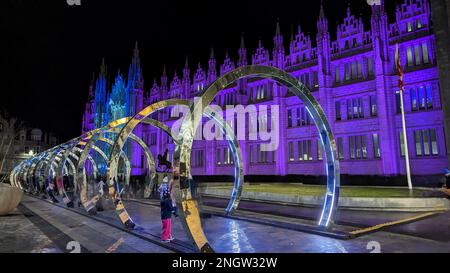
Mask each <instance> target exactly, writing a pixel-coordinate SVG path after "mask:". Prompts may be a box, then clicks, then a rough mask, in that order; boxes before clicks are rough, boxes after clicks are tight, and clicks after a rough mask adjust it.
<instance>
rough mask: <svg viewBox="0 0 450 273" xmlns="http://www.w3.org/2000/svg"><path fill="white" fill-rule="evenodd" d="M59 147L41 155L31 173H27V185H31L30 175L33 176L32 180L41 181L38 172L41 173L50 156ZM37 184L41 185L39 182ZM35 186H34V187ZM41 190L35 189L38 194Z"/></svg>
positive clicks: (33, 165)
mask: <svg viewBox="0 0 450 273" xmlns="http://www.w3.org/2000/svg"><path fill="white" fill-rule="evenodd" d="M58 147H59V146H57V147H54V148H52V149H50V150H47V151H45V152H43V153H42V154H41V155H40V157H39V158H38V160H37V161H36V162H35V163H33V164H32V166H31V168H30V169H29V171H27V173H26V181H27V184H28V183H29V181H28V180H29V176H30V175H31V178H32V179H40V178H37V176H36V174H37V173H38V172H40V171H41V168H42V165H43V164H45V162H46V161H48V156H50V155H51V153H52V152H53V151H54V150H56V149H57V148H58ZM30 171H31V173H30ZM44 183H45V181H44ZM32 184H34V183H32ZM37 184H39V181H37ZM33 186H34V185H33ZM40 190H41V189H40V188H35V191H37V192H39V191H40Z"/></svg>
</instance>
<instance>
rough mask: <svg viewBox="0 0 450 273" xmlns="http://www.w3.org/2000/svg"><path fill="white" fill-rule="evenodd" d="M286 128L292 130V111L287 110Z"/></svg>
mask: <svg viewBox="0 0 450 273" xmlns="http://www.w3.org/2000/svg"><path fill="white" fill-rule="evenodd" d="M288 128H292V110H291V109H289V110H288Z"/></svg>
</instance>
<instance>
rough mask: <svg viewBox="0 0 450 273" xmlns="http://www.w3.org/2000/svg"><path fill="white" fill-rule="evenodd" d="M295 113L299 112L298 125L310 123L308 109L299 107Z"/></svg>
mask: <svg viewBox="0 0 450 273" xmlns="http://www.w3.org/2000/svg"><path fill="white" fill-rule="evenodd" d="M297 114H300V123H301V124H300V125H301V126H306V125H311V118H310V116H309V112H308V110H307V109H306V108H305V107H301V108H299V111H297ZM297 122H298V117H297ZM300 125H299V126H300Z"/></svg>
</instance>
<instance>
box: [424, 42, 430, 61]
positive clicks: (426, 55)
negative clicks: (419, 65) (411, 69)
mask: <svg viewBox="0 0 450 273" xmlns="http://www.w3.org/2000/svg"><path fill="white" fill-rule="evenodd" d="M422 57H423V63H424V64H428V63H430V57H429V55H428V45H427V43H423V44H422Z"/></svg>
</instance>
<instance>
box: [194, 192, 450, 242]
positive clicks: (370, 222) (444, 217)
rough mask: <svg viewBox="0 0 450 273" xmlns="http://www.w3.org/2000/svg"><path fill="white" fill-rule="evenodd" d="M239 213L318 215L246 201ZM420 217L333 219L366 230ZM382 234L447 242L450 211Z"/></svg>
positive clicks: (211, 201)
mask: <svg viewBox="0 0 450 273" xmlns="http://www.w3.org/2000/svg"><path fill="white" fill-rule="evenodd" d="M202 201H203V204H204V205H207V206H213V207H218V208H225V207H226V205H227V202H228V200H227V199H219V198H203V199H202ZM239 210H244V211H252V212H259V213H266V214H273V215H280V216H285V217H290V218H299V219H308V220H313V221H315V220H317V219H318V217H319V215H320V209H319V208H314V207H300V206H289V205H277V204H267V203H256V202H249V201H241V202H240V203H239ZM421 214H423V212H380V211H358V210H338V211H337V212H336V216H335V223H336V224H338V225H343V226H351V227H355V228H365V227H372V226H376V225H379V224H383V223H388V222H393V221H398V220H401V219H406V218H411V217H414V216H418V215H421ZM437 223H438V224H437ZM384 230H385V231H389V232H392V233H398V234H404V235H411V236H415V237H420V238H425V239H431V240H436V241H441V242H450V211H447V212H445V213H439V214H436V215H434V216H431V217H429V218H426V219H422V220H420V221H415V222H412V223H408V224H402V225H399V226H393V227H388V228H386V229H384Z"/></svg>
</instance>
